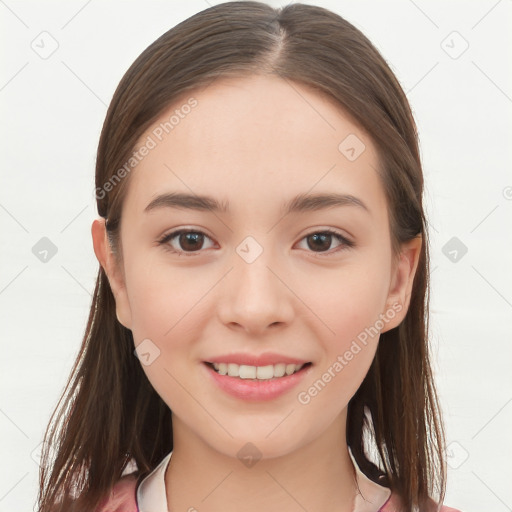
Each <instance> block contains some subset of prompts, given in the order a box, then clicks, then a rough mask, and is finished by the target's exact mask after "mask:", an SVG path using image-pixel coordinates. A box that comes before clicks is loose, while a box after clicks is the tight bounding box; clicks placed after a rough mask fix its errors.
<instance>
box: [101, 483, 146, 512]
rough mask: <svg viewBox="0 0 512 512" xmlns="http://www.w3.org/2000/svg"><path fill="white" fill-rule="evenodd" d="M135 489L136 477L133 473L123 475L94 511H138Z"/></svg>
mask: <svg viewBox="0 0 512 512" xmlns="http://www.w3.org/2000/svg"><path fill="white" fill-rule="evenodd" d="M136 490H137V477H136V476H135V475H133V474H131V475H126V476H123V477H122V478H121V479H120V480H118V481H117V482H116V484H115V485H114V487H113V489H112V490H111V492H110V494H109V495H108V496H106V497H105V498H104V499H103V501H102V502H101V503H100V504H99V506H98V507H97V508H96V510H95V512H139V509H138V507H137V498H136Z"/></svg>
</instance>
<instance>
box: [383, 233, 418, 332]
mask: <svg viewBox="0 0 512 512" xmlns="http://www.w3.org/2000/svg"><path fill="white" fill-rule="evenodd" d="M422 243H423V239H422V236H421V235H418V236H417V237H416V238H413V239H412V240H409V241H407V242H405V243H403V244H402V246H401V249H400V254H399V256H398V261H397V262H396V264H395V266H394V267H395V268H394V270H393V275H392V279H391V285H390V289H389V293H388V298H387V301H386V311H388V310H393V311H394V312H395V313H396V314H394V316H393V318H392V320H391V321H390V322H389V323H388V324H386V327H385V328H384V329H383V330H382V331H381V332H385V331H389V330H390V329H393V328H394V327H397V326H398V325H400V323H401V322H402V320H403V319H404V318H405V315H406V314H407V310H408V309H409V303H410V300H411V293H412V285H413V282H414V276H415V275H416V270H417V268H418V262H419V258H420V254H421V247H422Z"/></svg>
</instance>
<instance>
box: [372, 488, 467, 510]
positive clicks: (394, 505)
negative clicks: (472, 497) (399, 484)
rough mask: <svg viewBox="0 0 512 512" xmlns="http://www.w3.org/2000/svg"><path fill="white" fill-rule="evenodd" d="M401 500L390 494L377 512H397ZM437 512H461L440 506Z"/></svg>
mask: <svg viewBox="0 0 512 512" xmlns="http://www.w3.org/2000/svg"><path fill="white" fill-rule="evenodd" d="M400 503H401V500H400V498H399V496H398V495H396V494H395V493H393V494H391V496H390V497H389V499H388V501H386V503H384V505H383V506H382V507H381V508H380V509H379V512H399V511H400ZM439 512H461V511H460V510H458V509H456V508H450V507H446V506H444V505H443V506H442V507H441V509H440V511H439Z"/></svg>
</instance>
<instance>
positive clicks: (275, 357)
mask: <svg viewBox="0 0 512 512" xmlns="http://www.w3.org/2000/svg"><path fill="white" fill-rule="evenodd" d="M205 362H207V363H234V364H238V365H242V364H243V365H247V366H268V365H276V364H279V363H285V364H306V363H308V362H309V361H306V360H304V359H299V358H297V357H289V356H285V355H281V354H275V353H272V352H267V353H265V354H242V353H232V354H225V355H222V356H215V357H211V358H210V359H207V360H206V361H205Z"/></svg>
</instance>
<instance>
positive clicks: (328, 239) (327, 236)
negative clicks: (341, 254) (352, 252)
mask: <svg viewBox="0 0 512 512" xmlns="http://www.w3.org/2000/svg"><path fill="white" fill-rule="evenodd" d="M333 239H334V241H337V242H338V244H337V245H336V246H335V248H334V249H332V247H331V245H332V243H333ZM303 240H305V241H306V249H307V250H309V251H310V252H315V253H329V254H332V253H334V252H338V251H339V250H343V249H347V248H350V247H353V246H354V243H353V242H351V241H350V240H348V239H347V238H345V237H344V236H343V235H340V234H339V233H337V232H336V231H331V230H327V231H317V232H315V233H311V234H309V235H306V236H305V237H304V238H303Z"/></svg>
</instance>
